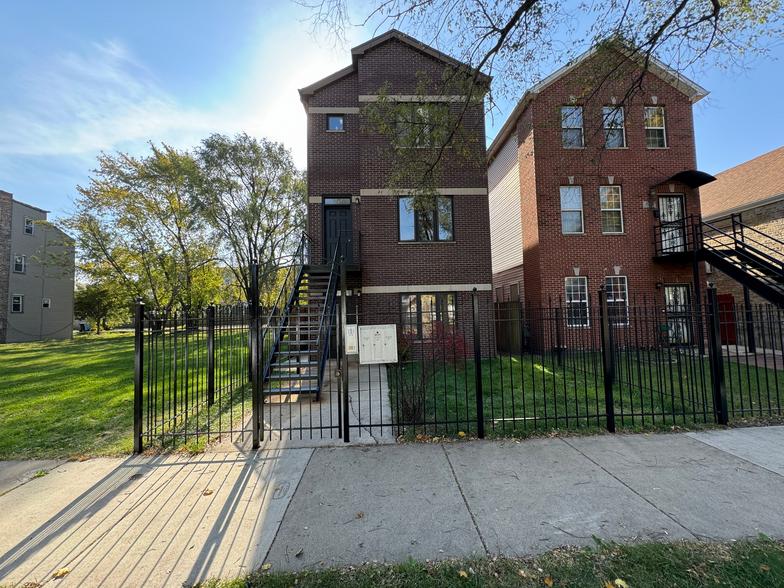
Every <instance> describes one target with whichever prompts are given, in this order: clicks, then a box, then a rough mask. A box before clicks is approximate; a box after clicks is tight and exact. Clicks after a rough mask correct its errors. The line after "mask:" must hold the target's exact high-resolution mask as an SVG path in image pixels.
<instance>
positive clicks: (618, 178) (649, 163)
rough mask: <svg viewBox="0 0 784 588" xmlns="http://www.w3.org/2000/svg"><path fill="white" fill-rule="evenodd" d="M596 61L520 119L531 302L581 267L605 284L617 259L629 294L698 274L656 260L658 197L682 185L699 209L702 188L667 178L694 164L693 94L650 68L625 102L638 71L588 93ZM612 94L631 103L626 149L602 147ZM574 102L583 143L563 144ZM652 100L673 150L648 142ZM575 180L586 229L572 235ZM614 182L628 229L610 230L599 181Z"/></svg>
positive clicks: (553, 292) (559, 292)
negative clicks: (564, 210)
mask: <svg viewBox="0 0 784 588" xmlns="http://www.w3.org/2000/svg"><path fill="white" fill-rule="evenodd" d="M595 68H596V63H595V62H593V60H592V59H589V60H587V61H586V62H585V63H584V64H583V65H581V66H579V67H577V68H575V69H574V70H572V71H571V72H569V73H567V74H566V75H564V76H563V77H562V78H560V79H558V80H556V81H555V82H553V83H552V84H551V85H550V86H548V87H547V88H545V89H544V90H543V91H542V92H541V93H540V94H539V95H538V96H537V97H536V98H535V99H534V100H533V102H532V103H531V104H530V105H529V106H528V108H527V109H526V110H525V111H524V112H523V113H522V115H521V117H520V119H519V121H518V137H519V144H520V146H519V152H520V174H521V205H522V211H523V245H524V255H523V256H524V270H525V294H526V297H527V298H528V299H530V301H531V303H532V304H533V305H538V304H539V303H540V302H542V303H544V304H547V303H548V299H549V298H550V297H552V298H553V299H554V302H555V301H557V299H558V297H559V296H564V294H565V287H564V278H565V277H567V276H574V275H575V269H574V268H579V275H580V276H586V277H587V278H588V280H587V283H588V290H589V292H592V293H595V292H596V291H598V289H599V287H600V285H601V284H602V283H604V278H605V276H613V275H616V270H615V267H616V266H619V267H620V269H619V270H618V272H617V274H618V275H623V276H627V280H628V288H629V293H630V295H631V294H634V293H638V292H639V293H646V294H647V295H648V296H651V295H654V294H655V293H656V292H657V290H656V288H655V285H656V283H657V282H662V283H687V284H692V285H693V282H694V279H693V270H692V266H691V264H672V263H671V264H654V263H653V259H652V258H653V255H654V247H653V244H652V243H653V230H654V226H655V225H656V224H657V223H658V220H657V219H655V218H654V214H653V208H651V205H652V203H653V202H657V201H658V194H662V195H667V194H671V193H672V194H682V195H683V196H684V204H685V209H686V210H685V213H686V215H690V214H695V215H699V214H700V203H699V194H698V192H697V191H696V190H691V189H689V188H688V187H686V186H685V185H682V184H678V183H670V182H664V183H662V182H663V181H664V180H665V179H666V178H668V177H670V176H672V175H674V174H676V173H678V172H681V171H684V170H689V169H696V155H695V145H694V125H693V120H692V106H691V103H690V100H689V98H688V97H687V96H686V95H685V94H683V93H681V92H679V91H678V90H676V89H675V88H673V87H672V86H671V85H669V84H667V83H666V82H664V81H663V80H661V79H660V78H658V77H656V76H654V75H652V74H646V75H645V76H644V77H643V78H642V80H641V82H640V91H639V93H637V94H635V95H634V96H633V97H632V98H631V99H626V101H625V102H623V101H624V98H625V94H626V88H628V87H630V85H631V84H632V83H633V82H634V81H635V80H636V78H637V76H638V75H639V71H627V72H624V73H623V74H622V75H619V76H618V77H614V78H613V79H610V80H606V81H605V83H604V85H603V86H601V87H598V89H594V90H592V91H591V93H590V94H589V95H588V96H587V97H583V94H584V93H585V92H584V88H585V87H586V84H588V85H590V83H591V82H587V80H594V81H595V78H594V76H595V74H596V71H595ZM572 98H574V101H572ZM613 98H615V99H616V102H617V103H618V104H621V103H622V102H623V106H624V118H625V123H626V127H625V129H626V148H624V149H605V148H604V132H603V124H602V123H603V115H602V107H604V106H610V105H612V103H613ZM569 105H575V106H582V108H583V130H584V137H585V147H584V148H582V149H565V148H564V147H563V145H562V134H561V122H560V117H561V107H562V106H569ZM654 105H656V106H663V107H664V109H665V128H666V138H667V147H666V148H665V149H648V148H647V147H646V140H645V128H644V122H643V120H644V115H643V108H644V107H645V106H654ZM530 129H533V131H532V132H531V131H530ZM608 176H612V178H610V177H608ZM611 180H612V181H611ZM568 185H575V186H580V187H581V188H582V202H583V225H584V234H581V235H564V234H563V232H562V229H561V206H560V186H568ZM608 185H613V186H620V187H621V199H622V216H623V234H619V235H606V234H603V233H602V223H601V210H600V200H599V187H600V186H608ZM532 186H535V188H533V189H532ZM652 190H653V191H655V193H656V195H655V196H654V197H652V196H651V195H650V193H651V191H652ZM646 205H647V207H646ZM702 283H703V284H704V272H703V278H702ZM498 285H499V284H495V286H496V287H497V286H498Z"/></svg>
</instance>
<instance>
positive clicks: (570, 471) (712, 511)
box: [0, 427, 784, 587]
mask: <svg viewBox="0 0 784 588" xmlns="http://www.w3.org/2000/svg"><path fill="white" fill-rule="evenodd" d="M40 465H41V464H40V463H39V462H25V463H24V464H20V463H19V462H0V488H6V489H8V491H7V492H6V493H5V494H4V495H2V496H0V530H2V532H0V584H14V585H15V584H23V583H25V582H36V583H40V584H42V585H47V584H48V583H51V582H55V581H54V580H51V577H52V574H53V573H54V572H55V571H56V570H57V569H59V568H63V567H68V568H69V569H70V573H69V574H68V575H67V576H66V577H65V578H64V579H63V580H57V581H56V582H57V585H58V586H63V587H68V586H99V585H104V586H153V587H154V586H182V585H183V583H185V584H190V583H193V582H196V581H202V580H205V579H207V578H210V577H217V576H220V577H233V576H237V575H241V574H243V573H246V572H249V571H252V570H254V569H257V568H258V567H260V566H261V565H262V564H264V563H268V564H270V565H271V568H272V569H273V570H301V569H316V568H321V567H327V566H330V565H351V564H362V563H363V562H374V561H378V562H397V561H405V560H407V559H408V557H409V556H412V557H414V558H415V559H418V560H425V559H430V560H437V559H443V558H448V557H465V556H471V555H480V556H481V555H494V554H503V555H509V556H521V555H529V554H538V553H542V552H544V551H547V550H549V549H552V548H554V547H557V546H560V545H565V544H568V545H591V544H593V538H592V536H596V537H598V538H601V539H606V540H613V541H618V542H624V543H634V542H638V541H648V540H665V541H673V540H680V539H690V540H725V541H728V540H732V539H743V538H757V537H758V536H759V533H760V532H762V533H765V534H766V535H768V536H770V537H774V538H784V427H767V428H753V429H733V430H726V431H714V432H706V433H689V434H672V435H666V434H662V435H650V436H646V435H602V436H596V437H566V438H552V439H538V440H529V441H523V442H519V443H518V442H515V441H501V442H497V441H470V442H458V443H446V444H415V445H375V446H367V447H357V446H351V447H339V446H333V447H322V448H300V449H280V448H278V449H269V450H262V451H258V452H254V453H213V454H204V455H200V456H197V457H194V458H185V457H180V456H160V457H152V458H145V457H131V458H126V459H117V460H109V459H96V460H89V461H86V462H81V463H80V462H69V463H66V464H62V465H59V466H57V465H56V464H54V466H53V468H54V469H52V470H51V472H50V473H49V474H48V475H46V476H43V477H39V478H36V479H32V480H30V479H29V478H27V480H28V481H27V482H26V483H24V484H23V485H20V484H19V482H18V480H19V479H21V478H23V477H24V475H23V474H22V473H20V472H33V473H35V472H37V471H40V470H41V469H46V468H45V467H39V466H40ZM14 480H17V481H14Z"/></svg>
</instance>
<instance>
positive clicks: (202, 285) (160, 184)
mask: <svg viewBox="0 0 784 588" xmlns="http://www.w3.org/2000/svg"><path fill="white" fill-rule="evenodd" d="M150 148H151V150H152V154H151V155H149V156H146V157H141V158H135V157H131V156H129V155H126V154H123V153H118V154H117V155H115V156H112V155H107V154H102V155H100V156H99V157H98V163H99V167H98V168H97V169H95V170H93V176H92V177H91V178H90V183H89V185H88V186H87V187H82V186H78V187H77V190H78V192H79V196H78V197H77V198H76V200H75V202H74V209H73V213H72V215H71V216H70V217H68V218H66V219H63V220H62V224H63V225H64V226H65V227H66V228H67V229H69V230H70V231H71V232H72V234H73V235H74V236H75V237H76V240H77V246H78V251H79V254H78V268H79V270H80V271H81V272H82V273H83V274H86V275H87V276H88V277H89V278H90V279H91V280H93V281H98V282H103V283H107V282H114V283H116V285H117V287H118V288H120V289H121V290H122V291H123V292H124V295H125V296H126V297H142V298H144V299H145V300H146V301H148V302H149V303H151V304H152V305H154V306H155V307H157V308H170V307H172V306H173V305H175V304H179V305H186V306H193V307H196V306H201V305H206V304H208V303H209V302H211V301H212V300H214V299H215V298H216V297H217V296H218V295H219V292H220V290H221V286H222V277H223V276H222V274H221V271H220V268H219V267H218V264H217V246H216V245H215V244H214V242H213V240H212V239H211V238H210V234H209V230H208V227H207V225H206V223H205V221H204V219H203V217H202V216H201V215H200V214H198V211H197V210H195V209H194V206H193V202H194V198H193V190H194V186H196V185H197V184H198V179H199V169H198V166H197V165H196V161H195V160H194V159H193V157H192V156H191V155H190V154H189V153H187V152H180V151H177V150H175V149H172V148H171V147H168V146H166V145H163V146H162V147H160V148H159V147H156V146H155V145H152V144H150Z"/></svg>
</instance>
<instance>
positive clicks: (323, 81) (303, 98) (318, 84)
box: [297, 63, 355, 109]
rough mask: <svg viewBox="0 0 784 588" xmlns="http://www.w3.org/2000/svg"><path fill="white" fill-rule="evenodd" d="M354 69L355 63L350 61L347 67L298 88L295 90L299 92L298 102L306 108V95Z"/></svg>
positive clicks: (311, 94)
mask: <svg viewBox="0 0 784 588" xmlns="http://www.w3.org/2000/svg"><path fill="white" fill-rule="evenodd" d="M354 69H355V64H353V63H352V64H351V65H349V66H348V67H344V68H343V69H340V70H338V71H336V72H335V73H332V74H330V75H328V76H327V77H326V78H322V79H320V80H319V81H318V82H315V83H313V84H310V85H309V86H305V87H304V88H300V89H299V90H297V92H299V99H300V102H302V104H303V105H304V106H305V108H306V109H307V107H308V104H307V101H306V97H308V96H313V94H315V93H316V92H317V91H318V90H321V88H323V87H325V86H328V85H330V84H331V83H333V82H337V81H338V80H339V79H341V78H343V77H345V76H347V75H349V74H351V73H354Z"/></svg>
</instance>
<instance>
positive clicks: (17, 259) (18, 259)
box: [14, 255, 27, 274]
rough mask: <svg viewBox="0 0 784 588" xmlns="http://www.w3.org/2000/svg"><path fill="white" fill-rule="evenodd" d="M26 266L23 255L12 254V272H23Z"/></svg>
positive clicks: (25, 259)
mask: <svg viewBox="0 0 784 588" xmlns="http://www.w3.org/2000/svg"><path fill="white" fill-rule="evenodd" d="M26 268H27V258H26V257H25V256H24V255H14V272H16V273H17V274H23V273H25V269H26Z"/></svg>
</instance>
